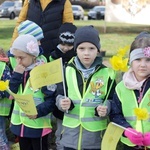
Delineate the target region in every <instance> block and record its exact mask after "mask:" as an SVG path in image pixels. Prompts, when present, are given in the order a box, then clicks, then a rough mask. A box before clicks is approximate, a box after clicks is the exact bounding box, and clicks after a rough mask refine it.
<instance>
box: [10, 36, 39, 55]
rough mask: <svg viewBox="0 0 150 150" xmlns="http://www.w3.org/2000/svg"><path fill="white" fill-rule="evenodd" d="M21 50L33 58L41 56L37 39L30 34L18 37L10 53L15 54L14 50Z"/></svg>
mask: <svg viewBox="0 0 150 150" xmlns="http://www.w3.org/2000/svg"><path fill="white" fill-rule="evenodd" d="M15 49H17V50H20V51H23V52H25V53H28V54H30V55H33V56H36V57H37V56H38V55H39V45H38V41H37V39H36V38H35V37H34V36H32V35H29V34H25V35H20V36H18V37H17V38H16V39H15V41H14V42H13V44H12V47H11V48H10V53H11V54H13V52H14V50H15Z"/></svg>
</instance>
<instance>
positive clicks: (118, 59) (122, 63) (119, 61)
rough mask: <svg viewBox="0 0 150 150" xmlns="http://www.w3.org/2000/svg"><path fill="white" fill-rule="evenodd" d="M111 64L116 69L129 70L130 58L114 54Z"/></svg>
mask: <svg viewBox="0 0 150 150" xmlns="http://www.w3.org/2000/svg"><path fill="white" fill-rule="evenodd" d="M110 64H111V66H112V68H113V69H114V70H115V71H123V72H125V71H127V70H128V66H127V64H128V58H123V57H122V56H113V57H112V58H110Z"/></svg>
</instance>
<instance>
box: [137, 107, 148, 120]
mask: <svg viewBox="0 0 150 150" xmlns="http://www.w3.org/2000/svg"><path fill="white" fill-rule="evenodd" d="M134 113H135V115H136V116H137V120H147V119H148V118H149V114H148V110H147V109H146V108H135V109H134Z"/></svg>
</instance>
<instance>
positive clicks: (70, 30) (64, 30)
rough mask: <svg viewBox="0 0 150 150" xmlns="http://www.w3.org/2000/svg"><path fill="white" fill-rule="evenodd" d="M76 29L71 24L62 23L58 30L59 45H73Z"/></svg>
mask: <svg viewBox="0 0 150 150" xmlns="http://www.w3.org/2000/svg"><path fill="white" fill-rule="evenodd" d="M76 29H77V27H76V26H75V25H73V24H72V23H64V24H62V25H61V27H60V28H59V33H58V34H59V43H63V44H72V45H73V43H74V38H75V37H74V33H75V31H76Z"/></svg>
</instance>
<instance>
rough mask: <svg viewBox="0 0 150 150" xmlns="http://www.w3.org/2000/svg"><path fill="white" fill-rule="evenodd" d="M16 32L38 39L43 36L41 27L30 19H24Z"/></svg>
mask: <svg viewBox="0 0 150 150" xmlns="http://www.w3.org/2000/svg"><path fill="white" fill-rule="evenodd" d="M18 34H19V35H23V34H30V35H33V36H34V37H35V38H36V39H37V40H38V41H40V40H41V39H42V38H44V35H43V31H42V28H41V27H40V26H39V25H37V24H36V23H34V22H33V21H30V20H26V21H24V22H22V23H21V24H20V25H19V26H18Z"/></svg>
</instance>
